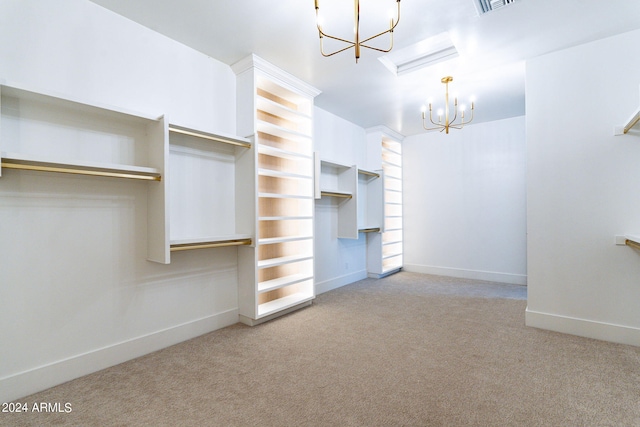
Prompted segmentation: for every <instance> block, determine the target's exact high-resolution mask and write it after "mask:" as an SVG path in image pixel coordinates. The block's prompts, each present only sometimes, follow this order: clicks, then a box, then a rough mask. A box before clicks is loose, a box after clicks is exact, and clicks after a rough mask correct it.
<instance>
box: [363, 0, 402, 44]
mask: <svg viewBox="0 0 640 427" xmlns="http://www.w3.org/2000/svg"><path fill="white" fill-rule="evenodd" d="M396 3H398V14H397V16H396V18H397V20H396V22H395V23H394V22H393V20H391V25H390V27H389V29H388V30H384V31H382V32H381V33H378V34H376V35H375V36H371V37H369V38H367V39H364V40H362V41H361V42H360V46H364V45H363V43H366V42H368V41H369V40H373V39H375V38H376V37H380V36H381V35H383V34H386V33H391V39H392V44H391V45H392V46H393V30H395V28H396V27H397V26H398V23H399V22H400V0H397V2H396ZM364 47H368V48H369V49H376V48H373V47H370V46H364ZM376 50H381V49H376ZM389 50H391V48H389ZM383 52H388V51H383Z"/></svg>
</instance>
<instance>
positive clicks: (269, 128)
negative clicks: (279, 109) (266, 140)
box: [257, 120, 311, 142]
mask: <svg viewBox="0 0 640 427" xmlns="http://www.w3.org/2000/svg"><path fill="white" fill-rule="evenodd" d="M257 127H258V132H263V133H267V134H269V135H273V136H277V137H280V138H284V139H289V140H292V141H297V142H310V141H311V136H310V135H309V134H306V133H302V132H298V131H296V130H292V129H288V128H285V127H282V126H278V125H274V124H272V123H269V122H265V121H262V120H258V123H257Z"/></svg>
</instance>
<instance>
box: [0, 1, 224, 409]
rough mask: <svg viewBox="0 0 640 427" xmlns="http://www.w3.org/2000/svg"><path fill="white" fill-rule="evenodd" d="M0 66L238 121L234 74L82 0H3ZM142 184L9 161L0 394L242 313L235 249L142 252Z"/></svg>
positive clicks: (210, 122)
mask: <svg viewBox="0 0 640 427" xmlns="http://www.w3.org/2000/svg"><path fill="white" fill-rule="evenodd" d="M0 40H3V42H2V43H0V78H3V79H6V80H7V81H12V82H17V83H21V84H25V85H30V86H36V87H42V88H43V89H46V90H49V91H56V92H61V93H66V94H68V95H72V96H75V97H79V98H82V99H87V100H91V101H94V102H98V103H101V104H112V105H117V106H119V107H122V108H126V109H131V110H137V111H142V112H148V113H153V114H162V113H166V114H167V117H168V118H169V120H170V121H172V122H173V123H177V124H184V125H192V126H196V127H199V128H201V129H210V130H212V131H218V132H224V133H231V134H233V133H235V75H234V74H233V72H232V71H231V69H230V68H229V67H228V66H226V65H224V64H222V63H220V62H217V61H215V60H213V59H211V58H208V57H206V56H205V55H202V54H200V53H198V52H196V51H194V50H192V49H189V48H187V47H185V46H183V45H180V44H178V43H176V42H174V41H171V40H169V39H167V38H166V37H163V36H161V35H159V34H157V33H155V32H153V31H151V30H148V29H145V28H143V27H141V26H139V25H137V24H135V23H133V22H132V21H129V20H127V19H124V18H122V17H120V16H118V15H116V14H114V13H112V12H109V11H107V10H106V9H103V8H101V7H100V6H97V5H95V4H93V3H90V2H88V1H85V0H59V1H55V2H50V1H40V0H4V1H2V2H0ZM146 193H147V191H146V185H145V184H143V183H132V182H129V181H125V180H110V179H108V178H80V177H75V176H67V175H58V174H48V175H43V174H42V173H38V172H27V171H10V170H6V171H3V175H2V177H1V178H0V284H1V285H0V361H1V362H0V401H7V400H9V399H13V398H18V397H21V396H24V395H26V394H29V393H32V392H35V391H37V390H39V389H43V388H46V387H49V386H51V385H54V384H57V383H60V382H63V381H66V380H69V379H71V378H74V377H77V376H80V375H83V374H86V373H89V372H92V371H95V370H98V369H101V368H103V367H106V366H109V365H112V364H115V363H119V362H122V361H124V360H127V359H130V358H132V357H135V356H138V355H141V354H145V353H147V352H150V351H153V350H155V349H158V348H162V347H165V346H167V345H170V344H173V343H176V342H179V341H182V340H185V339H188V338H190V337H193V336H196V335H199V334H202V333H205V332H208V331H210V330H214V329H217V328H219V327H222V326H226V325H229V324H233V323H235V322H236V321H237V262H236V250H235V249H210V250H202V251H195V252H193V251H192V252H190V253H176V254H174V255H173V256H172V263H171V265H166V266H165V265H159V264H155V263H151V262H148V261H146V239H147V236H146V218H147V203H146V197H147V194H146Z"/></svg>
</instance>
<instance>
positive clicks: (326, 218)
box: [313, 107, 367, 293]
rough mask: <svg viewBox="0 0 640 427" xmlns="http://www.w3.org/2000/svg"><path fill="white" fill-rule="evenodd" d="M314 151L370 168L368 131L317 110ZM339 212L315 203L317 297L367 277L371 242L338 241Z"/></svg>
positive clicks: (362, 237)
mask: <svg viewBox="0 0 640 427" xmlns="http://www.w3.org/2000/svg"><path fill="white" fill-rule="evenodd" d="M313 128H314V131H313V133H314V135H313V139H314V150H315V151H316V152H317V153H318V154H319V155H320V158H322V159H324V160H332V161H334V162H337V163H341V164H344V165H358V166H359V167H361V168H365V169H366V168H367V165H366V164H365V162H366V153H367V147H366V135H365V131H364V129H362V128H361V127H359V126H356V125H355V124H353V123H351V122H349V121H347V120H344V119H342V118H340V117H338V116H336V115H334V114H331V113H329V112H327V111H325V110H322V109H321V108H318V107H316V108H315V110H314V124H313ZM337 229H338V209H337V205H336V204H335V203H332V202H331V201H330V200H327V199H326V198H325V199H320V200H316V203H315V253H316V259H315V270H316V272H315V280H316V293H322V292H327V291H329V290H331V289H335V288H338V287H340V286H344V285H347V284H349V283H353V282H355V281H358V280H361V279H364V278H366V277H367V239H366V236H365V235H363V234H360V235H359V239H357V240H356V239H338V238H337V234H338V232H337Z"/></svg>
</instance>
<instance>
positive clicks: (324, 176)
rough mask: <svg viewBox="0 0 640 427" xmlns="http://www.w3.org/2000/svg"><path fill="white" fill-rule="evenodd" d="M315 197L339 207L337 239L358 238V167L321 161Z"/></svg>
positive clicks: (317, 174)
mask: <svg viewBox="0 0 640 427" xmlns="http://www.w3.org/2000/svg"><path fill="white" fill-rule="evenodd" d="M316 158H318V156H316ZM318 171H319V173H317V172H318ZM315 197H316V199H322V200H327V201H328V203H335V204H336V205H337V209H338V236H337V237H338V238H339V239H357V238H358V224H357V213H358V168H357V167H356V166H348V165H343V164H340V163H336V162H332V161H329V160H320V167H319V168H318V167H316V191H315Z"/></svg>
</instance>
